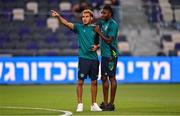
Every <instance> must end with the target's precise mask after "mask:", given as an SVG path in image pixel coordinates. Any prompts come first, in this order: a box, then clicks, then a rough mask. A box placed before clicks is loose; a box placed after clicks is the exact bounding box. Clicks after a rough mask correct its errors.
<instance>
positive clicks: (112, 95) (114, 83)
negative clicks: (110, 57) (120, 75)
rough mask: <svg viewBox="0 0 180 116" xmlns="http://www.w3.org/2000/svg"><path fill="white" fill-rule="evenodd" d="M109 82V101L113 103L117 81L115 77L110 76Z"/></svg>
mask: <svg viewBox="0 0 180 116" xmlns="http://www.w3.org/2000/svg"><path fill="white" fill-rule="evenodd" d="M110 82H111V96H110V103H111V104H114V99H115V95H116V89H117V81H116V78H115V77H111V78H110Z"/></svg>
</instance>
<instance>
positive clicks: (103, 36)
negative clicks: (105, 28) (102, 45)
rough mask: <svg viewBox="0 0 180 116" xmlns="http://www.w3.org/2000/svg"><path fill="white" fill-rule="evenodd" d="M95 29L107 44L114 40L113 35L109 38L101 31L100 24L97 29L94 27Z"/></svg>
mask: <svg viewBox="0 0 180 116" xmlns="http://www.w3.org/2000/svg"><path fill="white" fill-rule="evenodd" d="M94 31H95V32H96V33H97V34H99V36H100V37H101V38H102V39H103V40H104V41H105V42H106V43H107V44H110V43H111V42H112V40H113V38H112V37H109V38H108V37H106V36H105V35H104V34H103V33H102V32H101V30H100V28H99V26H96V27H95V29H94Z"/></svg>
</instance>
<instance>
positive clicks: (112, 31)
mask: <svg viewBox="0 0 180 116" xmlns="http://www.w3.org/2000/svg"><path fill="white" fill-rule="evenodd" d="M97 25H99V26H100V29H101V31H102V32H103V34H104V35H105V36H106V37H108V38H109V37H110V36H111V37H112V38H113V40H112V42H111V44H110V45H111V46H112V47H113V48H115V52H116V54H117V55H118V47H117V43H118V40H117V34H118V25H117V23H116V21H115V20H113V19H112V18H111V19H109V20H108V21H104V20H102V19H100V20H98V22H97ZM101 56H104V57H110V56H111V50H110V46H109V45H108V44H106V43H105V42H104V41H103V40H102V41H101Z"/></svg>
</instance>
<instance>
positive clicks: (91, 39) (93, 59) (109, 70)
mask: <svg viewBox="0 0 180 116" xmlns="http://www.w3.org/2000/svg"><path fill="white" fill-rule="evenodd" d="M51 12H52V13H51V15H52V16H53V17H56V18H58V20H59V21H60V23H61V24H63V25H64V26H66V27H68V28H69V29H72V30H73V31H74V32H75V33H76V34H77V41H78V48H79V57H78V60H79V61H78V82H77V102H78V105H77V109H76V111H77V112H82V111H83V102H82V93H83V83H84V79H86V78H87V76H89V77H90V79H91V98H92V105H91V107H90V110H91V111H114V109H115V106H114V100H115V95H116V88H117V82H116V78H115V73H116V66H117V58H118V49H117V34H118V25H117V23H116V21H115V20H113V19H112V16H113V10H112V8H111V6H109V5H105V6H104V7H103V9H102V12H101V18H100V19H99V20H98V21H97V22H96V26H94V25H93V24H92V21H93V12H92V11H91V10H90V9H85V10H83V11H82V13H81V16H82V17H81V19H82V24H79V23H72V22H69V21H67V20H66V19H64V18H63V17H62V16H61V15H60V14H59V13H58V12H56V11H54V10H51ZM99 40H100V41H101V42H99ZM99 43H100V44H99ZM99 47H100V49H101V56H102V57H101V80H102V90H103V102H102V103H101V104H100V106H99V105H98V104H97V102H96V97H97V85H98V84H97V78H98V73H99V61H98V55H97V52H96V51H97V49H98V48H99ZM109 85H110V101H108V94H109Z"/></svg>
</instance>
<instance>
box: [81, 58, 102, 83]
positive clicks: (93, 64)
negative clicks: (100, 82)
mask: <svg viewBox="0 0 180 116" xmlns="http://www.w3.org/2000/svg"><path fill="white" fill-rule="evenodd" d="M98 73H99V61H98V60H91V59H85V58H79V62H78V79H82V80H84V79H87V76H89V78H90V79H91V80H97V78H98Z"/></svg>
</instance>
